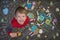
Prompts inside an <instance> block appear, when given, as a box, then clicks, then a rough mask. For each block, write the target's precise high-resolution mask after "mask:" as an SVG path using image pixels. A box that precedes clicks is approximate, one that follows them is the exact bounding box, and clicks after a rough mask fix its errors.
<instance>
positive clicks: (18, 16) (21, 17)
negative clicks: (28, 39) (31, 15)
mask: <svg viewBox="0 0 60 40" xmlns="http://www.w3.org/2000/svg"><path fill="white" fill-rule="evenodd" d="M15 18H16V20H17V21H18V23H19V24H23V23H24V22H25V20H26V14H24V13H19V12H17V13H16V16H15Z"/></svg>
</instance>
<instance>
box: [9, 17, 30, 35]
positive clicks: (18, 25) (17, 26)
mask: <svg viewBox="0 0 60 40" xmlns="http://www.w3.org/2000/svg"><path fill="white" fill-rule="evenodd" d="M29 22H30V19H29V17H28V16H27V17H26V20H25V22H24V23H23V24H22V25H21V24H19V23H18V22H17V20H16V19H15V17H14V18H13V19H12V21H11V24H12V28H23V27H26V25H27V24H28V23H29ZM11 32H12V31H8V35H10V33H11Z"/></svg>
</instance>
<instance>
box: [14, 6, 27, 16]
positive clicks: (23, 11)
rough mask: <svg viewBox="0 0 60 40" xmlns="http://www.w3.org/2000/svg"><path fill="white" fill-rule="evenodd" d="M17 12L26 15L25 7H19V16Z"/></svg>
mask: <svg viewBox="0 0 60 40" xmlns="http://www.w3.org/2000/svg"><path fill="white" fill-rule="evenodd" d="M17 12H20V13H24V14H26V9H25V8H24V7H21V6H19V7H17V9H16V10H15V15H16V14H17Z"/></svg>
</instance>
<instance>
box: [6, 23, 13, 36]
mask: <svg viewBox="0 0 60 40" xmlns="http://www.w3.org/2000/svg"><path fill="white" fill-rule="evenodd" d="M6 32H7V33H8V35H10V33H11V32H12V26H11V24H9V25H8V26H7V28H6Z"/></svg>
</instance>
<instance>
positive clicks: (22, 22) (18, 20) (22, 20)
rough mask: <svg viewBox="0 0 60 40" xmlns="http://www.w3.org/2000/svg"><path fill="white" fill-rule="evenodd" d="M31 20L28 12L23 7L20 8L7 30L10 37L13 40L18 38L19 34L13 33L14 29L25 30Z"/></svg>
mask: <svg viewBox="0 0 60 40" xmlns="http://www.w3.org/2000/svg"><path fill="white" fill-rule="evenodd" d="M29 21H30V19H29V17H28V16H27V14H26V10H25V8H23V7H18V8H17V9H16V11H15V15H14V17H13V19H12V21H11V25H9V26H8V27H7V28H6V30H7V32H8V35H9V36H10V37H12V38H14V37H17V32H12V30H13V28H16V29H18V28H20V29H21V28H24V27H25V26H27V24H28V23H29Z"/></svg>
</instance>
